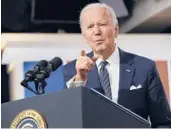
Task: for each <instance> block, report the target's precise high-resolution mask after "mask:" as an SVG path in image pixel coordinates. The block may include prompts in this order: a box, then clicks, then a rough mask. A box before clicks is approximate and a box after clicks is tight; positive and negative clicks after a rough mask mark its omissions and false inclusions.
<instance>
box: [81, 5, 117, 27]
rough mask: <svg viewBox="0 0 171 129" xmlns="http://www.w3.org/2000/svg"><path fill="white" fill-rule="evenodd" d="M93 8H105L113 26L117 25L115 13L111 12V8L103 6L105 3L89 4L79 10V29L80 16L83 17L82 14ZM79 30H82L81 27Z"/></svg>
mask: <svg viewBox="0 0 171 129" xmlns="http://www.w3.org/2000/svg"><path fill="white" fill-rule="evenodd" d="M94 7H100V8H105V9H107V11H108V12H109V13H110V15H111V18H112V22H113V25H115V24H118V19H117V18H116V13H115V11H114V10H113V8H111V7H110V6H108V5H107V4H105V3H91V4H88V5H86V6H85V7H84V8H83V9H82V10H81V13H80V17H79V23H80V27H81V17H82V15H83V12H84V11H86V10H87V9H90V8H94ZM81 29H82V27H81Z"/></svg>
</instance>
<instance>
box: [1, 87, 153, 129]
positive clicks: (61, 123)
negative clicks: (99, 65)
mask: <svg viewBox="0 0 171 129" xmlns="http://www.w3.org/2000/svg"><path fill="white" fill-rule="evenodd" d="M1 108H2V112H1V113H2V116H1V124H2V128H9V127H12V128H14V127H23V126H25V127H26V126H27V127H37V126H39V127H44V126H46V127H47V128H125V127H126V128H148V127H150V124H149V123H148V122H147V121H146V120H144V119H143V118H141V117H140V116H138V115H136V114H134V113H133V112H131V111H130V110H128V109H126V108H124V107H122V106H121V105H119V104H116V103H114V102H113V101H111V100H109V99H108V98H106V97H104V96H103V95H101V94H100V93H98V92H96V91H94V90H91V89H88V88H85V87H78V88H71V89H66V90H62V91H58V92H56V93H51V94H44V95H39V96H35V97H32V98H26V99H22V100H17V101H12V102H8V103H4V104H2V107H1ZM34 111H35V112H34ZM40 116H41V117H40ZM42 122H43V123H42Z"/></svg>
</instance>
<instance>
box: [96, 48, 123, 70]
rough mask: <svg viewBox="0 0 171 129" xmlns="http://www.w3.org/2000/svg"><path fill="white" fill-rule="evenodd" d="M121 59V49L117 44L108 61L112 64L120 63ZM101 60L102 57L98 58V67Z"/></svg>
mask: <svg viewBox="0 0 171 129" xmlns="http://www.w3.org/2000/svg"><path fill="white" fill-rule="evenodd" d="M119 60H120V59H119V50H118V47H117V46H116V47H115V50H114V52H113V53H112V55H111V56H110V57H109V58H108V59H107V60H106V61H107V62H108V63H109V65H110V64H119ZM101 61H103V60H102V59H101V58H98V59H97V61H96V65H97V67H99V65H100V62H101Z"/></svg>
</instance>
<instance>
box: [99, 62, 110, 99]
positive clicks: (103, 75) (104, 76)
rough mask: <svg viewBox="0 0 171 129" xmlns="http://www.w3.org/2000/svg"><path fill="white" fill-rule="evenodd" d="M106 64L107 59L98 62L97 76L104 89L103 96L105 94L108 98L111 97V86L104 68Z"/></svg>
mask: <svg viewBox="0 0 171 129" xmlns="http://www.w3.org/2000/svg"><path fill="white" fill-rule="evenodd" d="M107 64H108V62H107V61H102V62H101V63H100V66H101V68H100V74H99V78H100V83H101V86H102V88H103V90H104V93H105V96H107V97H108V98H110V99H112V92H111V87H110V80H109V73H108V71H107V69H106V65H107Z"/></svg>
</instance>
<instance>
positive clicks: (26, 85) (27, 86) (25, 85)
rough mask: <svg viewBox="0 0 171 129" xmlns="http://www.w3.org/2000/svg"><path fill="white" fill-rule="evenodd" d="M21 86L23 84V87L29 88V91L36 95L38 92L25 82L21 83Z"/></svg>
mask: <svg viewBox="0 0 171 129" xmlns="http://www.w3.org/2000/svg"><path fill="white" fill-rule="evenodd" d="M22 86H24V87H25V88H27V89H29V90H30V91H32V92H33V93H35V94H36V95H38V92H35V91H34V90H33V89H32V88H30V86H29V85H28V84H27V82H25V83H23V84H22Z"/></svg>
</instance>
